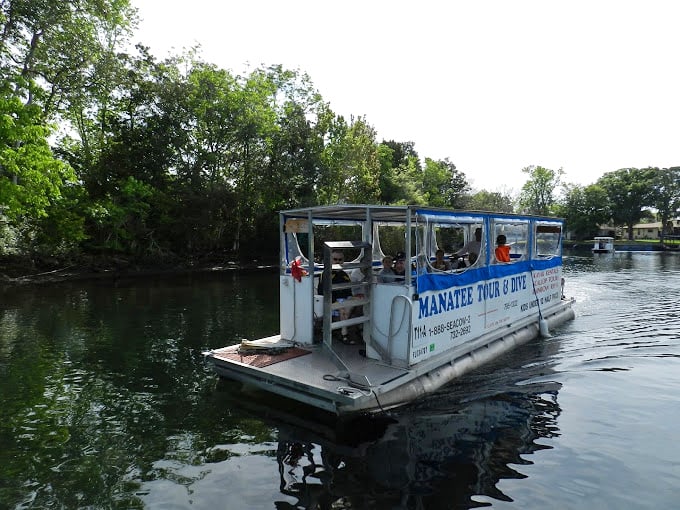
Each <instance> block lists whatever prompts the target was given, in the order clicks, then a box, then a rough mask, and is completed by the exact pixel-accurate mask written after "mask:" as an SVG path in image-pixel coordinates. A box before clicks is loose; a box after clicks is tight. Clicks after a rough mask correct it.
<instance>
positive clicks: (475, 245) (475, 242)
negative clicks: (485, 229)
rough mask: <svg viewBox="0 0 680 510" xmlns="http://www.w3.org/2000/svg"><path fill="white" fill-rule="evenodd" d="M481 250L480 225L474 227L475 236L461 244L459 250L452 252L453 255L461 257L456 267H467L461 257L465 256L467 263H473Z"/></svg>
mask: <svg viewBox="0 0 680 510" xmlns="http://www.w3.org/2000/svg"><path fill="white" fill-rule="evenodd" d="M481 250H482V229H481V227H477V228H476V229H475V238H474V239H472V240H470V241H468V242H467V243H465V246H463V247H462V248H461V249H460V250H458V251H457V252H456V253H454V254H453V255H454V256H455V257H461V260H460V261H459V262H458V269H463V268H465V267H467V264H466V263H465V260H464V259H463V258H464V257H466V256H467V258H468V263H469V265H473V264H474V263H475V262H476V261H477V258H479V252H480V251H481Z"/></svg>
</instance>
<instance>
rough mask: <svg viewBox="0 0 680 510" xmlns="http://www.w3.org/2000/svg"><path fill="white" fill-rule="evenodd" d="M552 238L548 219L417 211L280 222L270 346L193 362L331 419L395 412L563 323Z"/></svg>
mask: <svg viewBox="0 0 680 510" xmlns="http://www.w3.org/2000/svg"><path fill="white" fill-rule="evenodd" d="M562 232H563V223H562V221H561V220H558V219H555V218H547V217H536V216H526V215H507V214H500V213H498V214H493V213H483V212H464V211H451V210H442V209H433V208H423V207H417V206H404V207H387V206H370V205H362V206H359V205H338V206H325V207H310V208H305V209H297V210H291V211H283V212H282V213H281V214H280V235H281V239H280V241H281V250H280V253H281V266H280V275H279V292H280V303H281V309H280V325H281V332H280V334H278V335H275V336H272V337H268V338H263V339H260V340H255V341H244V342H242V343H241V345H240V346H239V345H235V346H227V347H224V348H220V349H215V350H211V351H208V352H206V353H205V355H206V357H207V359H208V360H209V361H210V362H211V363H212V364H213V365H214V368H215V371H216V372H217V373H218V374H219V375H220V376H223V377H226V378H231V379H235V380H238V381H241V382H243V383H246V385H252V386H255V387H258V388H260V389H263V390H265V391H268V392H272V393H275V394H278V395H281V396H284V397H288V398H291V399H294V400H297V401H300V402H303V403H305V404H307V405H311V406H314V407H317V408H319V409H324V410H326V411H330V412H332V413H337V414H339V415H343V414H345V415H348V414H353V413H357V412H364V411H380V410H385V409H389V408H392V407H396V406H399V405H403V404H405V403H408V402H411V401H413V400H415V399H417V398H420V397H422V396H423V395H426V394H429V393H431V392H433V391H436V390H437V389H438V388H441V387H442V386H443V385H445V384H446V383H448V382H449V381H451V380H453V379H455V378H457V377H459V376H461V375H462V374H464V373H466V372H468V371H470V370H472V369H475V368H477V367H479V366H481V365H482V364H484V363H488V362H490V361H492V360H494V359H498V358H501V357H502V356H503V355H505V354H506V353H507V352H509V351H511V350H513V349H515V348H516V347H517V346H518V345H520V344H523V343H526V342H528V341H530V340H531V339H533V338H535V337H536V336H538V335H539V333H540V334H542V335H544V336H547V335H548V334H549V333H548V331H549V329H550V328H552V327H556V326H558V325H560V324H562V323H563V322H565V321H567V320H570V319H572V318H573V317H574V312H573V310H572V306H571V305H572V303H571V301H570V300H567V299H565V297H564V294H563V279H562ZM497 238H505V239H506V241H507V245H508V246H511V248H510V253H509V254H508V255H507V256H509V260H510V261H509V262H507V261H505V262H501V261H499V260H496V258H495V256H494V246H495V242H496V239H497ZM338 239H343V240H338ZM390 243H391V244H390ZM457 243H460V244H463V245H464V248H465V249H468V252H469V256H468V259H467V261H464V262H462V263H461V262H458V261H457V255H458V254H459V252H460V250H459V249H455V248H454V244H456V245H457ZM473 245H476V246H475V248H474V249H475V250H476V253H473V251H472V248H469V247H470V246H473ZM440 249H441V250H444V251H445V252H448V253H449V259H450V260H449V265H448V266H446V267H447V268H446V269H437V268H435V267H434V265H433V263H434V261H435V258H436V253H437V252H438V251H440ZM397 250H399V253H403V255H402V256H398V257H397V259H401V260H403V259H404V258H405V259H407V261H406V262H407V267H411V266H412V269H411V270H406V271H405V272H404V273H402V275H401V276H399V275H398V274H393V275H392V276H391V277H390V279H389V280H387V281H386V280H384V279H383V278H382V277H383V276H384V275H381V274H380V273H379V269H380V267H382V263H381V260H382V259H383V257H384V255H385V254H389V253H394V252H395V251H397ZM401 250H403V252H402V251H401ZM454 255H455V256H454ZM472 255H475V257H472ZM503 259H505V256H504V257H503ZM340 260H346V261H347V262H338V261H340ZM409 262H410V264H409ZM341 264H342V265H341ZM349 270H354V271H353V273H352V276H354V274H358V277H357V278H356V279H354V278H353V279H351V280H350V278H349V277H347V279H346V280H345V281H335V280H336V278H335V275H336V274H338V272H339V271H349ZM395 270H396V269H395ZM357 271H358V273H357ZM385 278H387V276H385ZM355 289H356V290H358V291H357V292H356V293H354V291H355ZM350 290H351V291H350ZM340 292H344V294H343V295H344V296H345V297H344V298H342V297H339V298H336V297H335V296H336V293H340ZM348 293H349V294H348ZM331 296H333V297H331ZM337 296H339V294H337ZM317 326H318V327H317ZM350 328H355V329H356V330H357V336H358V337H359V338H357V339H356V340H355V341H352V339H351V338H350V339H349V340H348V338H346V337H347V336H348V335H347V332H348V331H349V329H350Z"/></svg>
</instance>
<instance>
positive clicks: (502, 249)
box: [495, 234, 510, 262]
mask: <svg viewBox="0 0 680 510" xmlns="http://www.w3.org/2000/svg"><path fill="white" fill-rule="evenodd" d="M506 241H507V239H506V237H505V236H504V235H503V234H500V235H499V236H498V237H497V238H496V244H497V245H498V246H496V251H495V253H496V260H497V261H498V262H510V247H509V246H508V245H506V244H505V243H506Z"/></svg>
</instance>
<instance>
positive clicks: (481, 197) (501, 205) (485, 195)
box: [461, 190, 514, 213]
mask: <svg viewBox="0 0 680 510" xmlns="http://www.w3.org/2000/svg"><path fill="white" fill-rule="evenodd" d="M461 207H462V208H464V209H471V210H474V211H497V212H505V213H511V212H513V210H514V207H513V199H512V197H511V196H510V195H508V194H503V193H501V192H499V191H486V190H481V191H478V192H477V193H474V194H473V195H465V196H464V197H463V203H462V205H461Z"/></svg>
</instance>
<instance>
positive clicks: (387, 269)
mask: <svg viewBox="0 0 680 510" xmlns="http://www.w3.org/2000/svg"><path fill="white" fill-rule="evenodd" d="M382 265H383V267H382V269H381V270H380V272H379V273H378V282H379V283H392V282H393V281H394V269H392V257H390V256H389V255H385V256H384V257H383V259H382Z"/></svg>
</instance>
